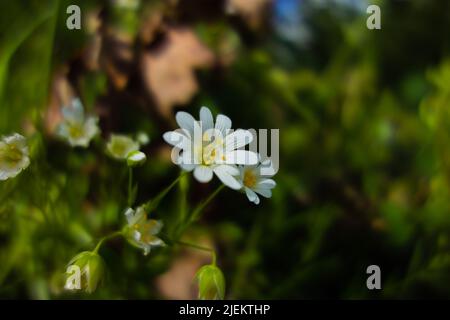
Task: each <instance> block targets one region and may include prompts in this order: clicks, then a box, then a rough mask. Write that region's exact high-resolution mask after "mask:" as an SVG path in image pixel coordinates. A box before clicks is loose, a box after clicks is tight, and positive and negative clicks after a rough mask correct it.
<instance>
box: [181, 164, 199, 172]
mask: <svg viewBox="0 0 450 320" xmlns="http://www.w3.org/2000/svg"><path fill="white" fill-rule="evenodd" d="M179 166H180V167H181V169H183V170H184V171H188V172H190V171H192V170H194V168H195V167H196V166H197V165H195V164H184V163H180V164H179Z"/></svg>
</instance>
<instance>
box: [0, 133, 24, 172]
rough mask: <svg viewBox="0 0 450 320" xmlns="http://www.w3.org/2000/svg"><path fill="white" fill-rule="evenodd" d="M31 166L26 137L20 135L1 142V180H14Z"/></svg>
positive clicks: (5, 138) (7, 137) (3, 139)
mask: <svg viewBox="0 0 450 320" xmlns="http://www.w3.org/2000/svg"><path fill="white" fill-rule="evenodd" d="M29 165H30V158H29V157H28V146H27V141H26V139H25V137H23V136H21V135H20V134H18V133H14V134H12V135H10V136H5V137H2V140H1V141H0V180H7V179H9V178H14V177H15V176H17V175H18V174H19V173H20V172H21V171H22V170H24V169H26V168H27V167H28V166H29Z"/></svg>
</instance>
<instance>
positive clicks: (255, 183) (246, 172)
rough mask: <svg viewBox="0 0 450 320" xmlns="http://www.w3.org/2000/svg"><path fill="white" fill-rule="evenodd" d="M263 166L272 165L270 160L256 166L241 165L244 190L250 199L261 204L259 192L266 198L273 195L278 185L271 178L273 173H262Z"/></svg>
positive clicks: (240, 179)
mask: <svg viewBox="0 0 450 320" xmlns="http://www.w3.org/2000/svg"><path fill="white" fill-rule="evenodd" d="M262 167H264V168H267V167H271V162H270V160H266V161H263V162H262V163H259V164H258V165H255V166H239V171H240V175H239V182H240V183H241V186H242V190H243V191H244V192H245V194H246V195H247V198H248V200H250V201H251V202H253V203H254V204H259V197H258V194H260V195H261V196H263V197H265V198H270V197H272V189H273V188H275V186H276V185H277V184H276V182H275V181H274V180H273V179H269V178H270V177H272V176H273V175H269V176H268V175H262V174H261V169H262Z"/></svg>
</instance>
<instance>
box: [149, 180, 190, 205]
mask: <svg viewBox="0 0 450 320" xmlns="http://www.w3.org/2000/svg"><path fill="white" fill-rule="evenodd" d="M185 174H186V172H183V173H181V174H180V175H179V176H178V177H177V178H176V179H175V180H174V181H173V182H172V183H171V184H170V185H169V186H168V187H166V188H165V189H164V190H163V191H161V192H160V193H159V194H158V195H157V196H156V197H155V198H153V199H152V200H150V201H148V202H147V203H146V204H145V205H144V208H145V211H146V212H148V213H150V212H151V211H153V210H155V209H156V208H157V207H158V205H159V203H160V202H161V200H162V199H163V198H164V197H165V196H166V195H167V193H169V191H170V190H172V188H173V187H175V185H176V184H177V183H178V181H180V179H181V177H182V176H184V175H185Z"/></svg>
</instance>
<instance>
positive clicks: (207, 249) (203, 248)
mask: <svg viewBox="0 0 450 320" xmlns="http://www.w3.org/2000/svg"><path fill="white" fill-rule="evenodd" d="M174 244H178V245H180V246H185V247H190V248H193V249H197V250H201V251H206V252H209V253H210V254H211V258H212V264H213V265H216V263H217V255H216V251H215V250H214V249H212V248H207V247H203V246H199V245H197V244H194V243H188V242H184V241H175V242H174Z"/></svg>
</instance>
